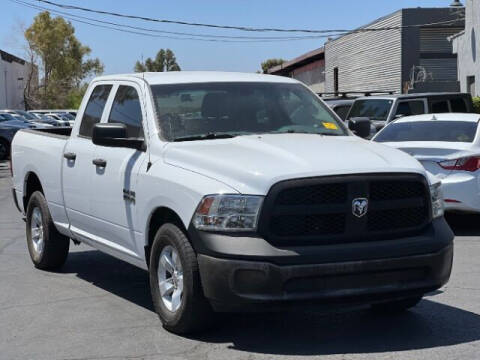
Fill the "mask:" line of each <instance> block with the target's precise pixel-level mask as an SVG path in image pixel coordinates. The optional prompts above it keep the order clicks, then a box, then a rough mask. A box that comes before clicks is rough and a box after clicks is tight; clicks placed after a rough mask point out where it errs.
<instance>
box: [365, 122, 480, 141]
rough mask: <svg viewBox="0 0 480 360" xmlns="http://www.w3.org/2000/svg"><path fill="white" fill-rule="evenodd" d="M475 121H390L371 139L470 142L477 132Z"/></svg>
mask: <svg viewBox="0 0 480 360" xmlns="http://www.w3.org/2000/svg"><path fill="white" fill-rule="evenodd" d="M477 125H478V124H477V123H475V122H467V121H439V120H430V121H415V122H400V123H391V124H390V125H388V126H387V127H386V128H385V129H383V130H382V131H381V132H380V133H379V134H378V135H377V136H376V137H375V138H374V139H373V141H377V142H401V141H447V142H466V143H471V142H473V140H474V139H475V134H476V133H477Z"/></svg>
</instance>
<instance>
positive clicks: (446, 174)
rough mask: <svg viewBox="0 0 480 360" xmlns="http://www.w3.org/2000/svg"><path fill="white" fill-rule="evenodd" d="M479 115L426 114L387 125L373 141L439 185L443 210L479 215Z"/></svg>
mask: <svg viewBox="0 0 480 360" xmlns="http://www.w3.org/2000/svg"><path fill="white" fill-rule="evenodd" d="M479 121H480V114H460V113H458V114H457V113H450V114H427V115H418V116H408V117H404V118H401V119H399V120H397V121H395V122H392V123H390V124H389V125H388V126H386V127H385V128H383V129H382V130H381V131H380V132H379V133H378V134H376V135H375V136H374V137H373V139H372V141H376V142H381V143H384V144H385V145H389V146H392V147H395V148H397V149H400V150H403V151H405V152H406V153H408V154H410V155H412V156H413V157H415V158H416V159H417V160H418V161H420V162H421V163H422V165H423V166H424V167H425V169H426V170H427V171H428V172H430V173H432V174H433V175H435V176H437V177H438V178H439V179H441V181H442V190H443V195H444V199H445V210H448V211H462V212H473V213H480V171H479V169H480V129H479V127H478V123H479Z"/></svg>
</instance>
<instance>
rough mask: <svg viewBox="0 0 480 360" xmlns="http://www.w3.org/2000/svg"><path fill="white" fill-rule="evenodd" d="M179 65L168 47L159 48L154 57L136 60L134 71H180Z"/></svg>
mask: <svg viewBox="0 0 480 360" xmlns="http://www.w3.org/2000/svg"><path fill="white" fill-rule="evenodd" d="M180 70H181V69H180V66H179V65H178V64H177V59H176V58H175V54H174V53H173V51H172V50H170V49H160V50H159V51H158V52H157V55H156V56H155V59H151V58H147V60H145V62H144V63H143V62H140V61H137V62H136V63H135V68H134V71H135V72H145V71H152V72H163V71H180Z"/></svg>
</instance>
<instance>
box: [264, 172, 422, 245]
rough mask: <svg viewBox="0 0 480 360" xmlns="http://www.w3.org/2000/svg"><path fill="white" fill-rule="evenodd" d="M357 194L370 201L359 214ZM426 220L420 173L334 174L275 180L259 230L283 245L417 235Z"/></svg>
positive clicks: (331, 242) (361, 240)
mask: <svg viewBox="0 0 480 360" xmlns="http://www.w3.org/2000/svg"><path fill="white" fill-rule="evenodd" d="M357 198H360V199H368V210H367V212H366V214H365V215H363V216H360V217H359V216H356V215H354V214H353V209H352V207H353V206H352V202H353V200H354V199H357ZM357 215H358V214H357ZM430 220H431V210H430V195H429V188H428V184H427V183H426V181H425V178H424V177H423V176H421V175H417V174H378V175H377V174H368V175H362V176H359V175H354V176H334V177H322V178H308V179H298V180H288V181H284V182H280V183H277V184H275V185H274V186H273V187H272V188H271V189H270V191H269V193H268V195H267V196H266V198H265V202H264V207H263V210H262V214H261V217H260V222H259V224H260V226H259V232H260V233H261V235H262V236H264V237H265V238H266V239H267V240H268V241H270V242H272V243H278V244H285V245H297V244H312V245H313V244H315V245H317V244H335V243H342V242H364V241H372V240H387V239H393V238H396V237H400V236H406V235H407V234H411V233H415V232H417V233H418V232H421V231H422V230H423V229H424V227H425V226H426V225H427V224H428V223H429V222H430Z"/></svg>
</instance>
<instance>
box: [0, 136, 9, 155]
mask: <svg viewBox="0 0 480 360" xmlns="http://www.w3.org/2000/svg"><path fill="white" fill-rule="evenodd" d="M9 155H10V144H9V143H8V141H6V140H3V139H0V160H6V159H8V156H9Z"/></svg>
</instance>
